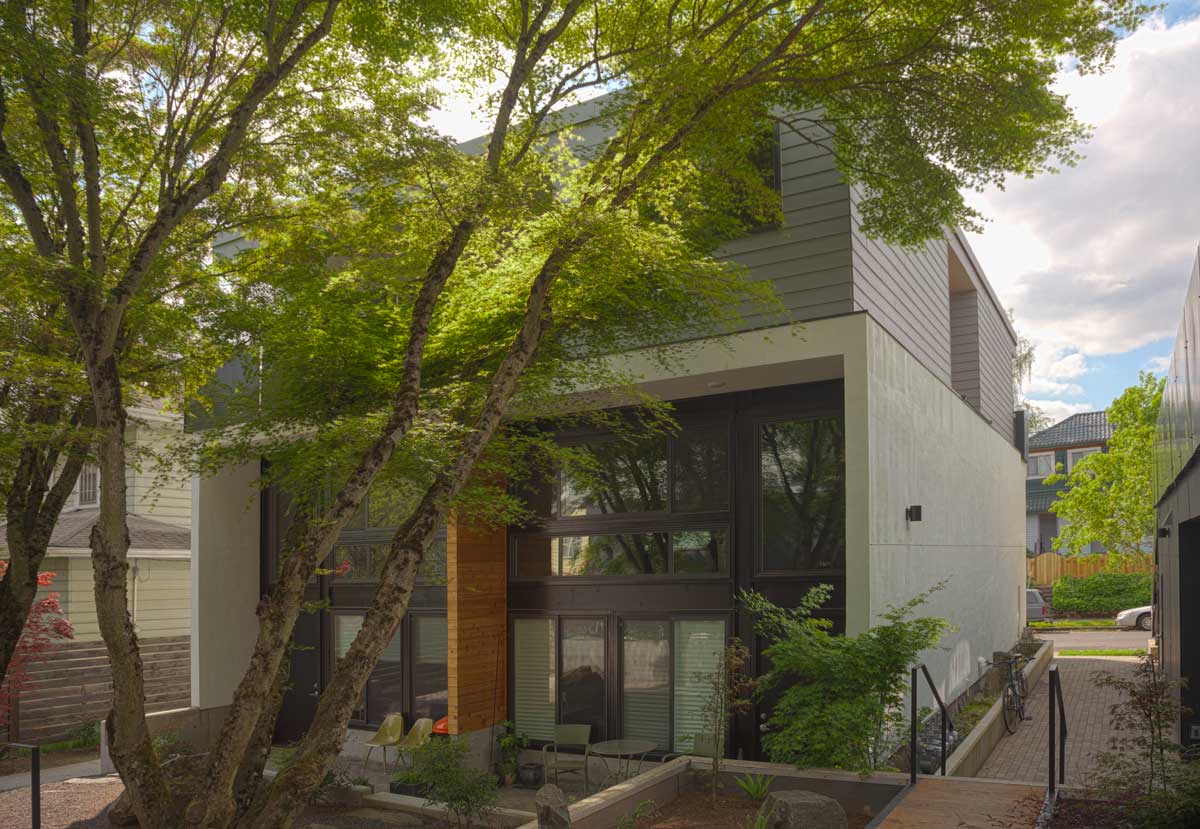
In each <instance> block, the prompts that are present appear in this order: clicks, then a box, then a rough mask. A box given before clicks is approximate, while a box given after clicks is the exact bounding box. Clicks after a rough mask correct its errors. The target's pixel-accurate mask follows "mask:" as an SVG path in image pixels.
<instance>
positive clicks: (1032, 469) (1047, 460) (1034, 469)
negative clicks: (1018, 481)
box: [1025, 452, 1054, 479]
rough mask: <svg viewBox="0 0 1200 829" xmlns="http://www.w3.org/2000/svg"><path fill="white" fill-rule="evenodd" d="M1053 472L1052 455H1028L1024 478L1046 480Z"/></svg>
mask: <svg viewBox="0 0 1200 829" xmlns="http://www.w3.org/2000/svg"><path fill="white" fill-rule="evenodd" d="M1053 472H1054V453H1052V452H1051V453H1047V454H1045V455H1030V456H1029V460H1028V461H1027V462H1026V471H1025V477H1026V478H1039V479H1041V478H1048V477H1050V475H1051V474H1053Z"/></svg>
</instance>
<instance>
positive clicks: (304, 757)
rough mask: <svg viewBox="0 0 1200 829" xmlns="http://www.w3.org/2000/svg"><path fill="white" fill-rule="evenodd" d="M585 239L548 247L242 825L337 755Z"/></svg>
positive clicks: (300, 788) (285, 815) (267, 824)
mask: <svg viewBox="0 0 1200 829" xmlns="http://www.w3.org/2000/svg"><path fill="white" fill-rule="evenodd" d="M584 240H585V237H584V236H583V235H580V236H577V237H575V238H573V239H571V240H569V241H567V242H564V243H562V244H560V245H559V246H558V247H557V248H555V249H554V250H553V251H552V252H551V253H550V254H549V256H548V257H547V258H546V261H545V262H544V263H543V265H542V267H541V269H540V270H539V272H538V274H537V276H536V277H535V278H534V280H533V284H532V285H531V287H530V289H529V298H528V301H527V303H526V309H525V316H524V319H523V322H522V326H521V328H520V330H519V331H518V332H517V334H516V336H515V337H514V339H513V342H512V344H511V345H510V346H509V349H508V352H507V353H506V354H505V356H504V359H503V360H502V361H501V363H500V365H499V366H498V367H497V369H496V372H495V374H494V375H493V376H492V381H491V385H490V387H489V388H488V394H487V397H486V399H485V400H484V403H483V406H482V408H481V410H480V413H479V416H478V418H477V419H476V422H475V424H474V426H475V429H474V431H473V432H472V434H471V435H470V436H469V437H468V438H467V439H466V441H465V442H464V444H463V446H462V447H461V449H460V451H459V455H458V458H457V459H456V460H455V462H454V464H453V465H452V467H451V470H450V471H449V473H442V474H440V475H439V476H438V477H437V478H436V479H435V480H434V482H433V483H432V484H431V485H430V486H429V488H428V489H427V490H426V492H425V495H424V496H423V498H422V499H421V503H420V504H419V505H418V506H417V508H416V510H415V511H414V512H413V514H412V516H411V517H410V518H409V519H408V521H407V522H405V524H404V525H403V526H401V527H400V529H399V530H398V531H397V532H396V535H395V536H394V538H393V539H392V546H391V550H390V551H389V554H388V560H387V563H386V564H385V565H384V569H383V572H382V573H381V575H380V584H379V588H378V589H377V590H376V593H375V598H374V599H373V601H372V603H371V609H370V610H369V611H368V612H367V614H366V617H365V618H364V619H363V624H362V627H361V628H360V629H359V632H358V635H357V636H355V638H354V642H353V643H351V645H350V649H349V650H348V651H347V652H346V655H345V656H343V657H342V659H341V660H339V662H338V664H337V667H336V669H335V670H334V673H333V677H332V680H331V681H330V683H329V685H328V686H327V687H326V688H325V691H324V692H323V693H322V694H321V700H320V702H319V703H318V706H317V712H316V715H315V716H314V718H313V721H312V724H311V725H310V726H309V729H308V731H307V733H306V734H305V736H304V739H303V740H302V741H301V743H300V747H299V748H298V749H297V753H296V755H295V757H294V759H293V760H292V763H291V765H289V766H288V768H287V770H286V771H285V772H283V773H282V774H280V775H279V776H278V777H276V778H275V781H274V783H273V784H272V785H271V788H270V790H269V791H268V793H267V796H266V800H265V803H264V805H263V807H262V809H261V811H260V812H258V814H256V815H254V816H252V822H251V821H247V822H245V823H244V825H245V826H247V827H254V829H268V828H270V829H273V828H274V827H287V826H291V825H292V823H293V822H294V821H295V819H296V817H297V816H298V815H299V814H300V812H301V811H302V810H303V809H304V806H305V805H306V804H307V803H308V801H309V800H310V799H311V797H312V795H313V793H314V792H315V791H316V790H317V788H318V787H319V786H320V784H321V781H322V780H323V779H324V778H325V773H326V772H327V771H328V769H329V766H330V765H331V764H332V763H333V761H334V760H335V759H336V758H337V755H338V753H339V752H340V751H341V748H342V742H343V740H344V739H345V734H346V725H347V723H348V722H349V720H350V715H351V713H352V712H353V710H354V705H355V703H356V701H357V700H358V699H359V696H360V694H361V693H362V689H363V686H364V685H365V684H366V681H367V678H368V677H369V676H370V674H371V671H372V670H373V669H374V667H375V664H376V662H378V661H379V656H380V654H382V653H383V649H384V648H385V647H387V644H388V642H390V641H391V638H392V636H393V635H394V634H395V632H396V628H397V627H398V626H399V624H400V620H401V619H402V618H403V616H404V614H405V613H406V612H407V610H408V602H409V599H410V597H411V595H412V588H413V584H414V583H415V581H416V572H417V565H418V563H419V562H420V560H421V559H422V558H423V554H424V551H425V549H426V548H427V547H428V545H429V541H430V539H431V538H432V537H433V533H434V530H435V529H436V528H437V526H438V525H439V524H440V523H442V522H443V521H444V520H445V519H446V514H447V509H448V506H449V504H450V502H451V501H452V500H453V499H454V497H455V496H456V495H457V494H458V493H459V491H460V490H461V489H462V487H463V486H464V485H465V484H466V482H467V480H468V479H469V478H470V476H471V474H472V472H473V470H474V468H475V464H476V463H477V462H478V460H479V458H480V456H481V455H482V454H483V452H484V450H485V449H486V448H487V445H488V444H489V443H490V442H491V440H492V438H493V437H494V435H495V434H496V430H497V429H498V428H499V426H500V423H501V421H502V419H503V417H504V413H505V412H506V411H507V409H508V405H509V403H510V401H511V400H512V397H513V395H514V394H515V393H516V390H517V385H518V382H519V380H520V378H521V376H522V375H523V374H524V371H525V369H526V368H527V367H528V366H529V363H530V361H532V359H533V356H534V354H535V353H536V352H537V348H538V346H539V345H540V344H541V341H542V337H543V336H544V335H545V333H546V331H547V330H548V329H549V323H550V310H549V294H550V288H551V286H552V285H553V284H554V281H555V279H557V277H558V274H559V273H560V272H561V270H562V267H563V265H564V264H565V263H566V261H567V259H568V258H569V257H570V255H571V254H572V253H574V252H575V251H577V250H578V249H579V248H580V247H582V245H583V242H584Z"/></svg>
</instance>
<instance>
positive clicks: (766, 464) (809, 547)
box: [758, 418, 846, 570]
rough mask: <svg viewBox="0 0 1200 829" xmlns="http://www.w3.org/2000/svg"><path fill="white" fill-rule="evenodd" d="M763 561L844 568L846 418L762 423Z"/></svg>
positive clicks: (777, 566)
mask: <svg viewBox="0 0 1200 829" xmlns="http://www.w3.org/2000/svg"><path fill="white" fill-rule="evenodd" d="M758 434H759V475H760V485H761V496H760V498H761V501H760V508H761V525H760V528H759V537H760V539H761V542H760V543H761V549H762V564H763V568H764V569H765V570H826V569H840V568H841V567H843V566H845V554H846V487H845V454H846V452H845V431H844V429H843V425H842V420H841V418H819V419H811V420H784V421H776V422H771V423H763V424H761V425H760V427H759V432H758Z"/></svg>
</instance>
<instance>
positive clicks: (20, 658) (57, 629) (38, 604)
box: [0, 561, 75, 728]
mask: <svg viewBox="0 0 1200 829" xmlns="http://www.w3.org/2000/svg"><path fill="white" fill-rule="evenodd" d="M7 569H8V562H7V561H0V578H4V572H5V571H6V570H7ZM55 575H57V574H56V573H50V572H45V573H38V587H49V586H50V585H51V584H53V583H54V577H55ZM58 599H59V594H58V593H48V594H47V595H46V596H44V597H43V598H41V599H38V600H36V601H35V602H34V603H33V606H32V607H31V608H30V610H29V616H28V618H26V620H25V627H24V628H23V629H22V631H21V638H20V639H19V640H18V641H17V648H16V650H15V651H14V652H13V657H12V659H11V660H10V661H9V663H8V674H7V676H5V678H4V682H3V684H0V726H3V727H5V728H7V727H8V726H9V725H10V724H11V722H10V718H11V717H12V701H13V699H14V698H16V697H18V696H19V695H20V694H21V692H23V691H25V690H26V689H27V688H28V687H29V669H30V668H31V667H32V666H34V665H36V664H37V663H39V662H41V661H43V660H44V659H45V658H46V655H47V652H48V651H49V650H50V647H51V646H52V645H54V644H55V643H56V642H61V641H63V640H64V639H73V638H75V629H74V628H73V627H72V626H71V623H70V621H68V620H67V618H66V617H65V616H63V614H62V607H61V606H60V605H59V603H58Z"/></svg>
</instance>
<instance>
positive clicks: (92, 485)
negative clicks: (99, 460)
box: [76, 463, 100, 507]
mask: <svg viewBox="0 0 1200 829" xmlns="http://www.w3.org/2000/svg"><path fill="white" fill-rule="evenodd" d="M76 487H77V493H78V499H77V503H78V505H79V506H81V507H94V506H96V505H97V504H99V503H100V469H99V467H97V466H96V465H95V464H90V463H85V464H84V465H83V469H81V470H79V482H78V483H77V484H76Z"/></svg>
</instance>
